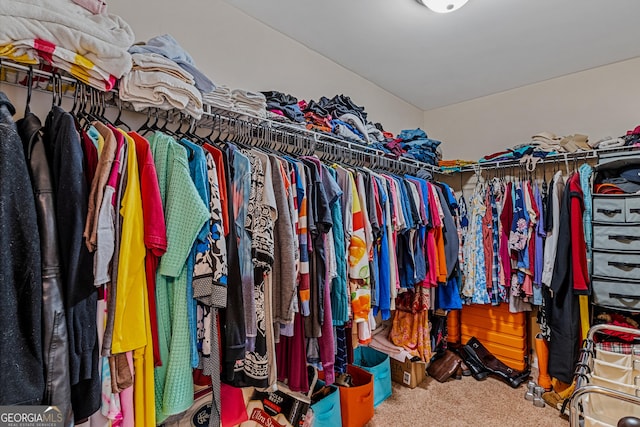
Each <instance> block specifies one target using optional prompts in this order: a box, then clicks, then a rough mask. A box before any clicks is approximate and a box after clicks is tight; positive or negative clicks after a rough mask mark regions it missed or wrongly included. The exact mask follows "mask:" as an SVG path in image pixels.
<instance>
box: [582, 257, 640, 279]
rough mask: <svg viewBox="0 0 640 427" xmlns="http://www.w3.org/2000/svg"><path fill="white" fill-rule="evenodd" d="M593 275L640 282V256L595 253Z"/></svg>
mask: <svg viewBox="0 0 640 427" xmlns="http://www.w3.org/2000/svg"><path fill="white" fill-rule="evenodd" d="M593 275H594V276H599V277H611V278H616V279H627V280H640V254H633V253H628V254H626V253H614V252H602V251H597V250H594V251H593Z"/></svg>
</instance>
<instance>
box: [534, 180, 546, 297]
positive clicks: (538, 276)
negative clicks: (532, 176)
mask: <svg viewBox="0 0 640 427" xmlns="http://www.w3.org/2000/svg"><path fill="white" fill-rule="evenodd" d="M533 195H534V197H535V199H536V205H538V207H539V209H540V218H538V225H537V226H536V235H535V238H536V253H535V270H534V272H533V284H534V285H538V286H540V285H542V269H543V265H544V248H543V244H544V243H543V242H544V238H545V237H547V233H546V232H545V231H544V214H543V212H542V209H543V207H544V205H543V203H542V195H541V194H540V188H538V186H537V185H536V186H535V189H534V194H533Z"/></svg>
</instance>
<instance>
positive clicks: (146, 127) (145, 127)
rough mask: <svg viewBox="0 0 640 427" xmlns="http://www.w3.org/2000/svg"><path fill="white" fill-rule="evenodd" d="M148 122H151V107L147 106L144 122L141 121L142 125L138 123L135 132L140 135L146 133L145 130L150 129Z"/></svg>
mask: <svg viewBox="0 0 640 427" xmlns="http://www.w3.org/2000/svg"><path fill="white" fill-rule="evenodd" d="M150 122H151V108H147V120H145V122H144V123H142V125H140V127H139V128H138V130H137V132H138V133H139V134H140V135H146V133H147V132H149V131H151V130H152V129H151V126H150Z"/></svg>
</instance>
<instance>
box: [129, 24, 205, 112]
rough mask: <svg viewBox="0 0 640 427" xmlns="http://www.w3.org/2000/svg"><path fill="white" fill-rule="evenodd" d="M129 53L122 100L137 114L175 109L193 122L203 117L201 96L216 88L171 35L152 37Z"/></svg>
mask: <svg viewBox="0 0 640 427" xmlns="http://www.w3.org/2000/svg"><path fill="white" fill-rule="evenodd" d="M129 52H130V53H131V57H132V61H133V67H132V69H131V71H130V72H129V73H128V74H126V75H125V76H123V77H122V81H121V83H120V88H119V89H120V98H121V99H122V100H123V101H128V102H130V103H131V104H132V105H133V108H134V109H136V110H138V111H139V110H142V109H144V108H146V107H156V108H160V109H164V110H169V109H173V108H175V109H178V110H183V111H185V112H186V113H187V114H189V115H190V116H192V117H194V118H196V119H199V118H200V117H202V113H203V110H202V93H210V92H213V91H214V90H215V88H216V86H215V85H214V84H213V82H212V81H211V80H210V79H209V78H208V77H207V76H206V75H204V74H203V73H202V72H201V71H200V70H198V68H197V67H196V65H195V62H194V61H193V58H191V55H189V53H188V52H187V51H185V50H184V49H183V48H182V47H181V46H180V45H179V44H178V42H177V41H176V40H175V39H174V38H173V37H172V36H170V35H169V34H164V35H161V36H157V37H154V38H152V39H150V40H149V41H148V42H146V43H141V44H136V45H134V46H131V48H130V49H129Z"/></svg>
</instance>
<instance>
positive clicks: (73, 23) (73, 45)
mask: <svg viewBox="0 0 640 427" xmlns="http://www.w3.org/2000/svg"><path fill="white" fill-rule="evenodd" d="M134 40H135V36H134V34H133V31H132V30H131V27H130V26H129V24H127V23H126V22H125V21H124V20H123V19H122V18H120V17H119V16H116V15H108V14H98V15H94V14H92V13H91V12H90V11H88V10H86V9H85V8H83V7H82V6H79V5H77V4H75V3H73V2H71V1H68V0H48V1H46V2H43V1H41V0H2V1H0V46H9V45H15V46H20V47H26V46H30V47H31V48H33V49H36V51H37V52H38V55H33V53H34V52H31V54H32V55H33V56H32V57H31V59H38V61H39V60H40V59H43V60H45V61H46V62H52V60H51V58H50V57H51V55H50V52H47V50H46V49H40V48H38V47H37V45H38V43H44V44H45V45H51V46H55V50H66V51H69V52H73V53H75V54H78V55H79V56H80V57H81V59H79V60H72V61H70V60H69V59H68V58H65V61H66V62H68V63H71V64H74V65H78V66H79V67H80V68H84V69H87V70H88V71H87V73H90V72H91V71H93V70H96V69H99V70H102V72H104V73H105V74H107V75H113V76H114V77H115V78H120V77H122V76H123V75H124V74H125V73H127V72H128V71H129V70H130V69H131V55H129V52H127V49H128V48H129V47H130V46H131V44H132V43H133V42H134ZM34 44H35V45H36V46H34ZM25 53H27V52H25ZM47 53H49V55H48V54H47ZM53 55H54V57H55V56H57V55H55V52H54V54H53ZM53 59H54V60H55V58H53ZM85 60H86V64H84V63H85ZM83 64H84V65H83ZM54 65H56V64H55V63H54ZM61 68H62V67H61Z"/></svg>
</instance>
